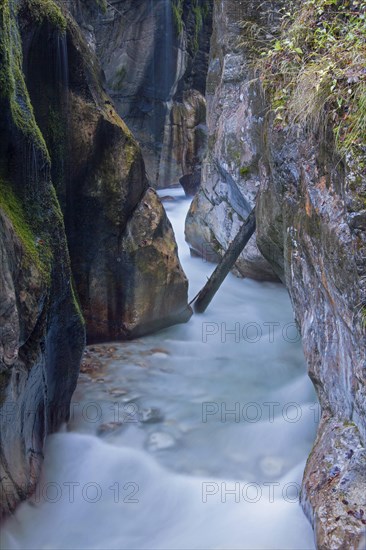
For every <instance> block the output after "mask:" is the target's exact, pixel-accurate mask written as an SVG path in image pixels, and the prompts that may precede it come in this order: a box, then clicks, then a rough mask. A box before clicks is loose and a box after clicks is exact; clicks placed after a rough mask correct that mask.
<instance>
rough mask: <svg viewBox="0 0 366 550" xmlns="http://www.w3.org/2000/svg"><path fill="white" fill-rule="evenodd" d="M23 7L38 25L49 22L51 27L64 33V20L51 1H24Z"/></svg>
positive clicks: (59, 10)
mask: <svg viewBox="0 0 366 550" xmlns="http://www.w3.org/2000/svg"><path fill="white" fill-rule="evenodd" d="M25 7H27V8H28V9H29V12H30V13H31V14H32V16H33V17H34V19H35V20H36V21H38V22H39V23H43V21H45V20H46V21H49V22H50V23H51V25H52V26H53V27H56V28H58V29H59V30H60V31H61V32H65V30H66V19H65V17H64V16H63V14H62V12H61V9H60V8H59V6H58V5H57V4H56V3H55V2H54V1H53V0H25Z"/></svg>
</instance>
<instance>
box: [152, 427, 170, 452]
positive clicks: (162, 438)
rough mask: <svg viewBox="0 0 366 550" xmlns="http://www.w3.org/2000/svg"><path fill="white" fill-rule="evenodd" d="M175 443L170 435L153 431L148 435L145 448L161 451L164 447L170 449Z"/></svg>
mask: <svg viewBox="0 0 366 550" xmlns="http://www.w3.org/2000/svg"><path fill="white" fill-rule="evenodd" d="M175 444H176V442H175V439H174V437H173V436H172V435H170V434H168V433H166V432H154V433H152V434H151V435H150V436H149V439H148V442H147V448H148V450H149V451H152V452H156V451H163V450H165V449H171V448H172V447H174V445H175Z"/></svg>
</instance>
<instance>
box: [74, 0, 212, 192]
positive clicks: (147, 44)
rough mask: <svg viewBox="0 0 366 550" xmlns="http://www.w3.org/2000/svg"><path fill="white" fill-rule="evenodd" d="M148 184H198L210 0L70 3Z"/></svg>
mask: <svg viewBox="0 0 366 550" xmlns="http://www.w3.org/2000/svg"><path fill="white" fill-rule="evenodd" d="M70 4H71V6H70V8H71V9H72V11H73V14H74V16H75V17H76V19H77V21H78V22H79V24H80V26H81V28H82V30H83V32H84V34H85V36H86V38H87V40H88V42H89V43H90V45H91V46H92V47H93V48H94V50H95V52H96V55H97V57H98V58H99V60H100V62H101V65H102V67H103V70H104V73H105V78H106V86H107V90H108V93H109V94H110V96H111V97H112V99H113V101H114V103H115V105H116V109H117V111H118V113H119V114H120V115H121V117H122V118H123V120H124V121H125V122H126V124H127V125H128V127H129V128H130V129H131V131H132V132H133V133H134V135H135V137H136V139H137V140H138V142H139V144H140V145H141V148H142V152H143V156H144V161H145V164H146V170H147V175H148V180H149V183H150V184H151V185H153V186H154V187H169V186H171V185H177V184H178V181H179V179H180V178H181V177H182V176H186V179H185V182H186V181H187V180H188V179H190V182H188V184H189V183H190V184H191V186H192V185H194V184H195V185H196V186H197V184H198V183H199V179H200V171H201V164H202V158H203V155H204V153H205V149H206V142H207V132H206V103H205V98H204V95H205V85H206V74H207V62H208V49H209V38H210V34H211V13H212V11H211V4H212V0H119V1H114V2H109V3H108V4H107V5H106V9H105V11H104V12H103V10H101V8H100V6H98V5H97V3H95V2H89V1H87V2H86V1H84V0H79V1H78V2H75V3H70Z"/></svg>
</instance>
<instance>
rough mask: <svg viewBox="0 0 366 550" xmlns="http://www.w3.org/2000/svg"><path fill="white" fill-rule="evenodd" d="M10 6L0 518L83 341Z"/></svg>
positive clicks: (5, 72)
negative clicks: (13, 79) (13, 76)
mask: <svg viewBox="0 0 366 550" xmlns="http://www.w3.org/2000/svg"><path fill="white" fill-rule="evenodd" d="M16 7H17V6H16V3H14V2H13V1H10V0H9V2H3V5H2V10H3V11H2V17H1V23H0V33H1V36H2V41H1V45H0V65H1V67H2V74H1V78H2V79H3V80H2V85H1V93H0V112H1V118H0V159H1V176H0V260H1V269H0V419H1V429H0V434H1V435H0V438H1V439H0V480H1V495H0V517H2V516H4V515H7V514H9V513H11V512H12V511H13V510H14V509H15V507H16V505H17V504H18V503H19V502H20V501H21V500H24V499H25V498H27V497H28V496H29V495H30V494H31V493H32V492H33V490H34V488H35V485H36V482H37V479H38V475H39V472H40V468H41V464H42V460H43V443H44V439H45V437H46V435H47V434H48V433H50V432H52V431H54V430H57V429H58V428H59V427H60V425H61V424H62V423H63V422H65V421H66V420H67V419H68V415H69V405H70V399H71V396H72V393H73V391H74V388H75V385H76V380H77V377H78V372H79V362H80V359H81V355H82V350H83V347H84V343H85V330H84V325H83V320H82V317H81V314H80V311H79V309H78V306H77V303H76V300H75V296H74V293H73V289H72V283H71V270H70V260H69V255H68V251H67V245H66V237H65V232H64V226H63V221H62V216H61V213H60V208H59V204H58V202H57V199H56V195H55V192H54V188H53V186H52V183H51V180H50V164H49V157H48V151H47V149H46V146H45V143H44V141H43V137H42V135H41V133H40V131H39V129H38V127H37V125H36V122H35V119H34V117H33V112H32V109H31V107H30V102H29V96H28V91H27V88H26V86H25V83H24V80H23V75H22V52H21V39H20V34H19V30H18V23H17V20H16V15H15V14H16ZM9 51H11V52H12V53H13V55H12V56H9V55H8V52H9ZM10 74H12V75H16V76H17V81H16V86H15V83H14V85H13V84H12V80H11V79H10V77H9V75H10ZM4 80H5V82H6V83H7V84H8V85H7V86H4ZM19 113H21V118H19V117H18V116H17V115H19Z"/></svg>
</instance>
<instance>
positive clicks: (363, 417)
mask: <svg viewBox="0 0 366 550" xmlns="http://www.w3.org/2000/svg"><path fill="white" fill-rule="evenodd" d="M308 4H309V5H308V7H307V10H308V11H307V12H306V14H310V15H312V16H313V19H314V20H315V22H314V28H315V31H314V32H316V29H317V28H319V27H321V26H322V21H323V20H324V17H325V15H324V13H327V12H326V10H332V9H334V10H336V8H332V6H331V4H332V2H328V3H327V2H324V3H323V4H322V6H319V8H317V3H313V2H309V3H308ZM325 4H326V5H325ZM280 6H281V3H280V2H278V3H276V4H275V5H273V3H272V6H269V5H267V4H266V3H263V2H250V1H249V2H248V1H240V2H239V1H235V2H233V1H231V0H216V2H215V7H214V23H213V25H214V32H213V39H212V42H211V54H210V66H209V75H208V89H207V94H208V97H207V105H208V125H209V153H208V157H207V159H206V161H205V165H204V175H203V182H202V187H201V189H200V191H199V193H198V195H197V196H196V198H195V199H194V201H193V204H192V207H191V210H190V213H189V216H188V220H187V228H186V232H187V238H188V240H189V243H190V245H191V247H192V249H193V250H194V251H196V252H198V253H201V254H202V247H204V250H205V252H206V253H211V254H212V256H213V257H214V255H215V253H216V254H217V255H220V254H221V253H222V250H225V249H226V248H227V245H228V241H229V240H231V239H232V238H233V236H234V234H235V232H236V229H237V227H238V224H239V223H240V222H241V220H242V219H243V217H245V215H246V213H247V212H248V210H249V207H250V206H251V205H252V204H253V203H254V201H255V200H256V204H257V243H258V246H259V249H260V250H261V252H262V254H263V255H264V256H265V257H266V259H267V261H268V262H269V263H270V264H271V266H272V268H273V270H274V271H275V272H276V274H277V275H278V277H279V278H280V279H282V281H283V282H284V283H285V284H286V286H287V288H288V291H289V294H290V297H291V300H292V303H293V306H294V311H295V316H296V320H297V322H298V325H299V328H300V331H301V335H302V341H303V347H304V353H305V357H306V360H307V364H308V370H309V375H310V377H311V379H312V381H313V383H314V386H315V388H316V390H317V393H318V397H319V401H320V404H321V410H322V416H321V421H320V425H319V430H318V437H317V440H316V442H315V445H314V449H313V451H312V453H311V455H310V457H309V460H308V463H307V466H306V470H305V475H304V481H303V489H302V497H301V501H302V505H303V507H304V510H305V512H306V513H307V515H308V517H309V519H310V520H311V521H312V523H313V525H314V529H315V533H316V539H317V545H318V547H319V548H321V549H340V548H342V549H343V548H352V549H355V550H356V549H357V550H359V548H363V545H364V544H365V542H366V541H365V538H363V535H364V534H365V524H366V521H365V516H364V514H365V506H366V501H365V495H366V449H365V441H366V338H365V311H366V309H365V306H366V287H365V283H366V248H365V247H366V222H365V220H366V212H365V190H366V177H365V160H366V154H365V140H364V134H363V135H362V130H359V132H358V134H352V132H353V131H354V128H356V129H357V128H362V122H361V121H362V120H364V119H365V116H364V112H363V113H362V112H359V113H358V117H357V120H356V123H353V124H351V123H348V124H347V117H349V120H350V121H351V120H352V119H351V117H352V108H351V103H349V104H348V105H347V104H345V102H343V103H342V102H341V100H340V101H339V102H338V103H337V101H335V106H334V107H332V106H328V111H327V110H326V108H325V115H326V113H327V112H328V113H329V112H330V113H331V116H330V117H326V116H324V120H325V121H326V123H325V124H324V123H323V124H320V121H321V117H322V111H321V106H320V105H319V104H318V103H316V99H317V96H316V95H314V94H315V92H316V93H317V92H318V91H319V89H320V90H321V89H322V88H321V86H322V85H323V81H322V76H321V74H322V73H321V72H320V69H321V68H320V69H319V72H318V73H317V75H316V76H317V78H316V79H315V82H314V84H313V90H314V92H313V90H312V89H311V88H310V92H311V93H312V94H313V95H311V94H310V95H309V98H310V99H307V97H306V94H304V89H305V90H308V89H309V87H310V86H311V84H310V85H309V86H308V89H307V88H306V87H305V84H306V81H305V79H304V71H303V73H302V78H303V80H302V81H300V85H299V91H298V95H297V96H296V94H295V96H294V99H293V102H292V113H291V116H289V117H288V118H286V117H285V114H284V111H285V110H286V101H289V100H288V96H289V93H290V92H289V90H290V85H289V84H288V83H286V82H285V84H284V85H283V86H282V87H279V90H278V91H277V90H275V92H274V101H273V100H272V101H273V103H272V104H270V103H269V102H267V97H268V101H269V96H265V94H264V91H263V89H262V87H261V80H264V79H265V78H266V79H267V81H268V85H269V86H271V79H275V78H277V76H276V75H277V74H278V73H279V72H280V71H281V70H283V71H284V73H285V75H287V74H288V73H289V74H292V73H291V72H290V71H288V72H287V73H286V68H288V67H289V66H292V67H296V62H297V61H296V59H297V58H298V62H297V63H298V65H301V64H302V56H303V55H304V51H305V50H304V43H305V38H304V36H306V32H308V28H309V27H311V25H310V24H309V22H307V25H308V27H307V26H306V20H304V21H305V22H304V26H303V27H301V26H299V25H297V27H295V25H296V20H295V22H294V31H293V32H294V33H295V32H299V39H298V40H299V42H298V43H296V42H295V39H294V38H293V35H291V34H290V32H291V29H290V31H288V34H287V35H285V36H284V38H283V42H281V41H280V40H279V41H278V42H277V43H276V44H275V46H274V52H275V53H274V54H273V56H272V57H268V63H267V65H268V66H270V69H271V71H272V72H271V73H270V74H269V75H267V76H264V75H263V73H261V72H260V70H259V73H258V72H256V71H255V67H256V66H257V67H258V65H260V64H258V63H257V62H256V59H255V57H256V56H259V52H260V49H261V47H262V49H264V46H263V44H266V43H268V41H271V40H272V39H273V36H274V31H275V29H276V25H275V24H274V21H275V20H276V18H277V17H278V15H279V11H278V10H279V8H280ZM299 6H301V3H299ZM329 6H330V7H329ZM269 7H270V8H271V9H268V8H269ZM320 8H322V11H321V10H320ZM315 9H319V18H320V23H319V24H318V27H317V26H316V24H317V21H316V15H317V13H313V12H312V11H311V10H315ZM354 9H359V4H358V3H356V4H355V6H354ZM306 14H303V15H302V16H303V17H305V15H306ZM331 16H332V13H330V17H331ZM342 17H346V16H342ZM352 17H353V15H352V13H351V14H350V20H351V22H352V21H353V22H352V25H353V24H354V25H355V26H356V25H357V24H358V21H359V22H361V21H362V19H357V18H355V19H354V20H353V19H352ZM239 23H240V25H239ZM337 23H338V22H337ZM342 25H343V26H342V29H345V24H344V22H343V23H342ZM240 28H242V29H243V33H242V34H241V36H240V38H239V39H238V34H239V30H240ZM328 28H332V27H328ZM351 30H352V33H350V37H349V39H350V40H354V39H355V38H354V37H358V36H361V37H362V36H364V35H362V28H361V27H360V29H359V30H358V28H356V30H353V29H351ZM346 32H347V31H346V30H343V33H344V34H345V33H346ZM323 35H324V33H323ZM235 36H236V41H235ZM341 36H342V35H341ZM230 37H231V41H230ZM301 37H302V38H301ZM250 39H253V41H255V46H254V47H251V46H253V44H251V43H250ZM291 40H293V41H291ZM301 40H302V42H303V43H301ZM286 41H287V42H286ZM239 43H241V45H239ZM309 43H310V44H313V42H311V40H310V38H309ZM335 43H336V41H335ZM258 44H259V47H258ZM363 44H364V42H363ZM359 47H360V51H361V49H362V38H361V39H360V45H359ZM363 47H364V46H363ZM286 48H288V50H289V52H290V53H289V60H290V61H288V59H287V58H286V57H285V54H282V53H281V52H283V51H286ZM276 51H278V52H280V54H278V55H279V56H280V55H282V57H280V61H279V63H278V64H277V65H276V64H275V62H274V61H273V60H274V59H275V57H274V56H275V55H276ZM325 51H327V50H325ZM346 51H350V49H349V48H348V49H347V50H346ZM321 52H322V53H323V52H324V48H323V50H321ZM271 55H272V54H271ZM296 56H297V58H296ZM335 57H336V58H337V54H336V52H335ZM314 58H315V56H314V55H313V56H312V59H314ZM358 59H360V58H359V57H358V58H357V60H358ZM338 61H339V56H338ZM357 62H358V61H357ZM281 63H282V65H281ZM291 63H292V65H291ZM301 66H303V65H301ZM329 67H332V64H331V63H330V62H328V63H327V64H325V74H326V71H327V70H329V71H330V69H329ZM334 67H335V68H334V70H337V65H336V64H334ZM311 68H312V67H311ZM311 68H310V70H311ZM323 68H324V65H323ZM293 70H294V69H293ZM347 71H348V72H347ZM293 74H295V76H294V86H296V85H297V84H296V83H298V82H299V78H300V77H298V76H297V75H296V73H293ZM337 75H338V80H337V78H336V77H334V76H331V72H330V76H328V75H327V78H326V79H324V81H325V84H324V85H327V86H329V87H328V88H325V89H326V90H328V91H327V92H326V93H327V94H328V95H325V94H324V97H326V98H327V97H330V95H331V92H332V90H334V89H335V88H336V87H337V86H339V87H341V86H344V94H345V96H346V97H348V98H349V100H350V101H351V99H353V98H354V97H355V99H354V102H356V101H359V104H358V105H362V102H361V99H360V100H358V99H357V97H358V96H357V93H358V92H356V91H353V88H351V85H353V84H355V85H356V84H357V85H359V86H360V87H361V86H362V82H363V81H362V79H363V78H364V76H363V75H364V65H363V66H362V64H361V65H360V66H359V67H358V65H357V64H356V67H352V68H351V63H349V64H348V66H346V68H345V76H344V77H342V75H339V73H337ZM258 76H259V77H260V78H255V77H258ZM305 76H306V75H305ZM342 78H343V80H342ZM343 82H344V84H343ZM328 83H329V84H328ZM285 87H286V89H285V90H284V89H282V88H285ZM360 89H361V90H362V88H360ZM340 90H341V92H342V90H343V88H340ZM348 90H349V91H348ZM308 94H309V91H308ZM360 97H364V96H360ZM299 98H302V101H299ZM312 98H313V99H312ZM306 101H308V104H307V103H306ZM311 102H313V103H314V104H313V105H312V104H311ZM339 105H341V106H342V105H345V107H344V108H343V109H344V110H342V109H341V110H340V115H338V111H337V109H339ZM270 107H272V109H271V108H270ZM314 107H315V111H316V112H315V114H316V116H317V119H316V120H315V121H314V120H313V121H311V124H309V119H306V117H303V120H302V121H299V118H300V119H301V117H299V113H301V112H302V110H306V109H308V111H309V112H310V111H311V109H313V108H314ZM360 108H361V107H360ZM294 109H295V111H294ZM296 109H297V111H296ZM362 117H363V118H362ZM309 118H310V117H309ZM296 120H297V122H296ZM335 121H340V122H337V123H338V124H339V127H338V128H340V130H339V129H338V134H339V133H340V132H341V130H342V124H345V128H346V131H348V132H350V135H351V136H352V139H351V140H348V142H349V151H348V153H346V154H345V153H343V154H342V155H341V154H340V153H339V152H338V150H337V145H336V143H335V137H334V136H335V135H336V134H337V132H336V133H335V132H334V131H333V128H332V124H333V125H335V124H336V122H335ZM343 121H346V122H343ZM360 132H361V133H360ZM341 136H342V134H341ZM342 139H343V140H344V142H345V143H347V135H345V136H342ZM341 143H342V142H341ZM353 145H355V146H356V147H355V148H353ZM354 150H356V152H354ZM253 246H254V243H253ZM207 250H208V252H207ZM252 250H253V249H252ZM249 253H250V251H249ZM248 260H249V258H248V259H246V258H245V255H243V257H242V258H241V260H240V261H239V262H238V264H237V266H236V267H237V270H238V271H240V272H241V273H242V274H246V275H250V276H258V275H259V274H260V270H259V266H260V269H263V264H258V257H257V258H256V260H255V262H254V265H253V264H252V265H253V267H254V270H255V273H253V272H251V268H250V266H249V265H248Z"/></svg>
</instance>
